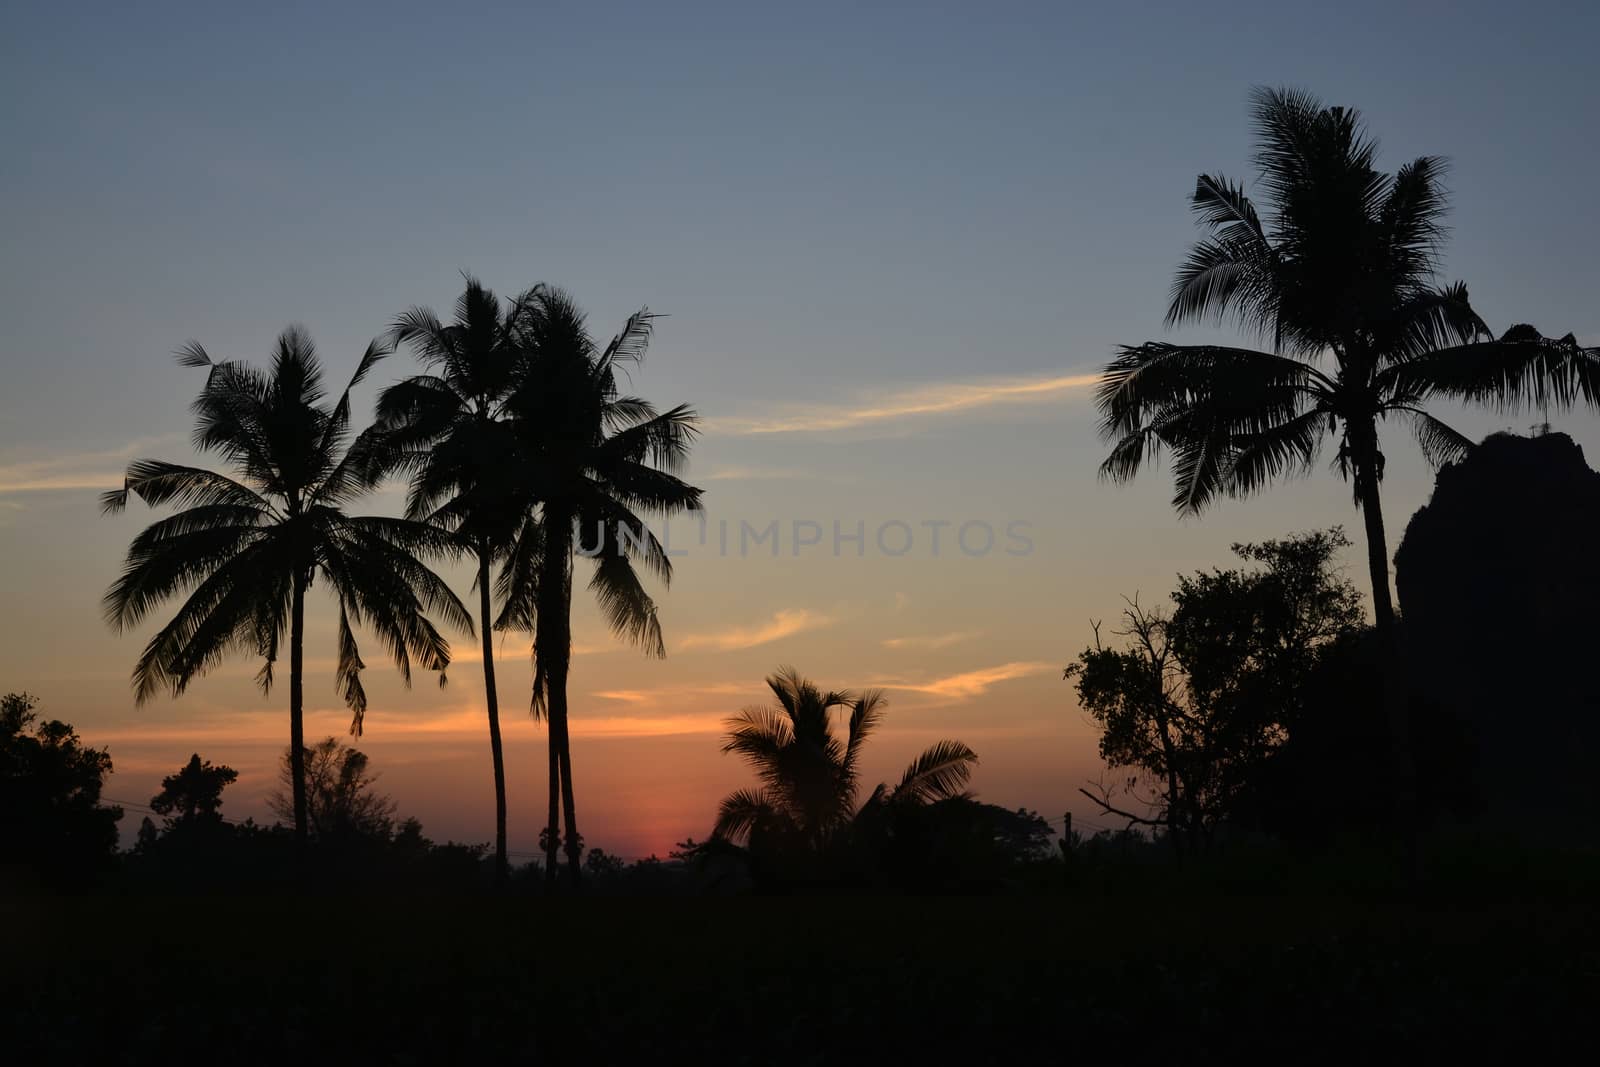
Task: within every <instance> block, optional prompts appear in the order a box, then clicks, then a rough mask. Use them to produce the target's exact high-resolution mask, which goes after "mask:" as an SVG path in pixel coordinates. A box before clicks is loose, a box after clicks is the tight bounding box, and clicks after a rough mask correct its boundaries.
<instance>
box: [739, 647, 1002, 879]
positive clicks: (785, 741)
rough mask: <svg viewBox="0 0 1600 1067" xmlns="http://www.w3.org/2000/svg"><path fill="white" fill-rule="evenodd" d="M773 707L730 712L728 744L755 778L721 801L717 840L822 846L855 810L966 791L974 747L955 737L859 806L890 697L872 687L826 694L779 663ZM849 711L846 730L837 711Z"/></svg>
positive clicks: (772, 685) (816, 850) (807, 848)
mask: <svg viewBox="0 0 1600 1067" xmlns="http://www.w3.org/2000/svg"><path fill="white" fill-rule="evenodd" d="M767 687H768V688H769V689H771V690H772V695H773V697H774V698H775V699H776V705H775V706H768V707H751V708H746V709H744V710H743V711H741V712H739V713H737V714H735V715H733V716H732V717H731V718H729V719H728V741H727V744H725V745H723V747H722V750H723V751H724V752H737V753H738V754H739V755H741V756H743V757H744V759H745V762H746V763H748V764H750V766H751V768H752V769H753V770H754V771H755V772H756V777H757V778H758V779H759V780H760V782H761V784H760V786H759V787H757V788H755V789H741V790H739V791H737V792H735V793H732V794H730V795H729V796H728V797H727V799H725V800H724V801H723V802H722V807H721V809H720V810H719V812H718V814H717V824H716V827H715V828H714V829H713V831H712V836H713V837H715V838H719V839H723V840H727V841H732V842H736V843H738V842H744V843H746V844H747V845H749V846H750V847H751V848H761V847H768V846H776V847H778V848H784V847H786V846H797V847H798V849H799V850H800V851H802V852H805V853H809V854H811V855H813V856H817V855H820V854H821V853H823V852H824V851H825V850H826V849H827V848H828V847H829V845H830V844H831V843H832V842H833V841H835V840H836V839H837V838H838V837H839V835H840V834H841V833H842V832H844V831H845V830H847V829H848V828H849V827H850V826H851V825H852V824H853V823H854V821H855V820H856V819H857V817H858V815H859V814H860V813H861V812H864V811H866V810H868V809H872V808H875V807H877V806H878V805H880V804H885V803H889V802H899V803H916V804H922V803H928V802H931V801H936V800H945V799H949V798H951V797H955V796H960V795H963V793H962V791H963V790H964V789H965V787H966V784H967V781H968V779H969V778H970V777H971V774H972V767H973V765H974V764H976V763H977V762H978V757H977V755H976V754H975V753H974V752H973V751H972V750H971V749H970V748H968V747H967V746H966V745H964V744H962V743H961V742H959V741H940V742H938V743H937V744H934V745H932V746H930V747H929V748H928V749H927V750H926V751H924V752H923V753H922V754H921V755H920V756H918V757H917V758H916V759H915V760H913V761H912V762H911V764H910V766H908V767H907V768H906V770H905V773H904V774H902V775H901V776H900V781H899V783H898V784H897V785H895V786H893V787H890V786H887V785H879V786H877V787H876V788H875V789H874V790H873V791H872V794H871V795H870V796H869V797H868V798H867V801H866V803H865V804H863V805H861V807H860V808H858V807H857V805H856V795H857V792H858V790H859V786H860V759H861V751H862V749H863V747H865V745H866V742H867V739H868V738H869V737H870V736H871V735H872V731H873V730H874V729H875V728H876V727H877V726H878V724H879V723H880V722H881V721H882V720H883V713H884V710H885V709H886V708H887V706H888V702H887V701H886V700H885V699H884V697H883V694H882V693H881V692H878V691H875V690H868V691H866V692H863V693H860V694H855V693H850V692H835V691H832V690H830V691H828V692H823V691H822V690H821V689H819V688H817V686H816V685H814V684H813V683H812V682H810V681H808V680H806V679H805V678H802V677H801V676H800V674H799V673H798V672H796V671H795V670H794V669H793V668H792V667H785V668H782V669H780V670H779V671H778V673H776V674H774V675H772V676H771V677H769V678H768V679H767ZM836 710H840V711H844V712H847V713H848V714H847V715H846V716H845V717H844V718H845V731H844V736H843V737H839V736H836V735H835V733H834V730H833V718H834V715H833V713H834V711H836Z"/></svg>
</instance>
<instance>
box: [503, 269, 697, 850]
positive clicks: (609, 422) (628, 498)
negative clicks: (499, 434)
mask: <svg viewBox="0 0 1600 1067" xmlns="http://www.w3.org/2000/svg"><path fill="white" fill-rule="evenodd" d="M654 322H655V316H654V315H652V314H651V313H650V312H649V311H639V312H637V313H636V314H634V315H633V316H632V317H631V318H630V319H628V321H627V323H625V324H624V326H623V328H622V331H621V332H620V333H619V334H617V336H616V337H614V338H613V339H612V341H611V343H610V344H609V345H607V346H606V347H605V348H604V349H601V348H599V347H598V346H597V345H596V344H595V343H594V341H593V339H592V338H591V337H590V336H589V332H588V328H587V325H586V323H585V320H584V315H583V312H582V311H581V310H580V309H579V308H578V306H577V304H576V303H574V302H573V300H572V298H571V297H569V296H568V295H567V294H566V293H564V292H562V291H561V290H559V289H554V288H548V287H543V286H540V287H538V288H535V289H533V290H531V291H530V292H528V293H527V294H524V296H523V297H522V298H520V299H519V300H518V301H517V308H516V313H515V316H514V335H515V342H516V344H517V346H518V348H519V366H518V371H517V380H516V383H515V385H514V387H513V389H512V391H511V394H510V396H509V397H508V400H507V407H508V409H509V410H510V412H511V413H512V416H513V418H514V420H515V427H516V439H517V443H516V456H515V459H516V465H517V466H516V469H517V470H518V471H519V472H520V479H521V480H520V492H521V494H522V496H521V500H522V501H523V503H524V505H525V508H526V510H525V512H524V519H523V522H522V524H521V527H520V529H519V530H518V533H517V536H516V539H515V542H514V543H513V545H512V549H511V553H510V556H509V558H508V560H507V562H506V564H505V566H504V567H502V569H501V573H500V577H499V582H500V593H501V595H502V597H503V599H504V601H505V607H504V608H503V609H502V612H501V616H500V620H499V624H500V625H501V626H504V627H511V628H517V629H526V630H532V631H533V633H534V683H533V709H534V713H535V714H536V715H547V716H548V719H549V724H550V744H551V746H552V747H551V767H550V782H551V786H550V818H549V825H548V826H546V828H545V831H544V833H543V835H542V838H541V839H542V841H543V844H544V848H545V851H546V860H545V864H546V872H547V876H548V877H552V878H553V877H554V876H555V870H556V863H557V859H556V849H557V843H558V841H560V839H561V838H560V826H559V824H558V816H559V814H560V812H561V811H562V810H564V811H565V813H566V838H565V848H566V854H567V870H568V873H569V877H571V878H572V879H573V880H576V879H577V878H578V872H579V859H580V857H581V855H582V852H583V839H582V837H581V836H580V835H579V833H578V822H577V812H576V808H575V804H574V790H573V784H572V748H571V744H570V734H569V730H568V724H567V676H568V671H569V667H570V664H571V658H572V572H573V555H574V553H575V552H576V553H578V554H581V555H583V556H585V557H586V558H589V559H591V560H592V561H593V563H594V572H593V576H592V577H591V579H590V581H589V588H590V590H591V591H592V592H593V593H594V594H595V597H596V599H597V600H598V601H599V603H600V610H601V613H602V614H603V615H604V617H605V619H606V621H607V623H608V624H609V625H610V627H611V629H612V632H613V633H615V634H617V635H618V636H620V637H623V638H626V639H627V640H629V641H632V642H633V643H635V644H638V645H640V646H642V647H643V648H644V649H645V651H646V652H647V653H649V654H651V655H655V656H663V655H665V654H666V646H665V644H664V642H663V640H662V636H661V624H660V621H659V620H658V619H657V617H656V606H655V602H654V601H653V600H652V599H651V598H650V595H649V594H648V593H646V592H645V589H644V586H643V584H642V583H641V582H640V580H639V575H638V573H637V571H636V569H635V566H636V565H642V566H643V567H645V568H646V569H647V570H649V571H650V572H651V573H653V574H654V575H655V576H656V577H657V578H658V579H660V580H661V582H662V583H663V584H665V583H667V582H669V581H670V579H671V577H672V561H671V560H670V559H669V558H668V557H667V553H666V551H665V550H664V549H663V548H662V546H661V543H660V542H659V541H658V540H657V539H656V537H655V535H654V534H653V533H651V532H650V529H649V527H647V526H646V525H645V518H646V517H648V516H656V517H661V518H667V517H670V516H672V515H676V514H678V513H680V512H683V511H694V510H698V509H699V507H700V490H699V489H697V488H695V487H694V486H691V485H689V484H687V483H686V482H684V481H682V480H681V479H679V478H678V477H677V476H676V475H675V474H674V473H673V472H675V471H677V470H679V469H680V468H681V467H682V465H683V463H684V462H685V460H686V459H687V457H688V452H689V446H690V444H691V442H692V441H693V438H694V435H695V432H696V431H695V415H694V412H693V411H692V410H690V409H689V408H688V407H685V406H681V405H680V406H678V407H675V408H672V409H671V410H669V411H665V412H657V411H656V409H655V408H654V407H653V406H652V405H651V404H650V403H649V402H648V401H646V400H643V399H641V398H639V397H635V396H625V395H623V394H622V393H621V392H620V391H619V389H618V386H617V372H618V370H619V369H624V368H626V367H627V366H628V365H629V364H637V363H638V362H639V361H640V360H641V359H642V358H643V356H644V353H645V349H646V348H647V347H648V345H649V343H650V335H651V329H652V327H653V325H654ZM535 506H536V507H537V511H535V510H534V508H535ZM580 530H581V531H584V533H583V535H582V536H583V538H584V539H585V540H584V542H583V543H580V541H579V531H580ZM590 538H592V539H594V541H595V542H596V543H595V544H589V543H587V539H590Z"/></svg>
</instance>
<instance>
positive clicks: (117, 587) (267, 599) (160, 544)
mask: <svg viewBox="0 0 1600 1067" xmlns="http://www.w3.org/2000/svg"><path fill="white" fill-rule="evenodd" d="M386 352H387V349H385V348H384V347H382V346H380V345H379V344H378V343H377V342H374V343H373V344H372V345H370V346H368V348H367V351H366V354H365V355H363V356H362V357H361V362H360V364H359V366H358V367H357V369H356V373H355V375H354V377H352V378H351V380H350V385H349V386H347V387H346V389H345V391H344V393H343V395H342V396H340V398H339V400H338V402H337V403H336V404H334V405H333V407H332V408H328V407H324V406H322V404H321V401H322V398H323V388H322V369H321V364H320V361H319V360H318V358H317V355H316V351H315V349H314V348H313V347H312V344H311V339H310V338H309V337H308V336H307V335H306V334H305V333H304V331H302V330H301V329H299V328H298V327H291V328H289V329H288V330H285V331H284V332H283V334H282V335H281V336H279V338H278V342H277V347H276V351H275V352H274V355H273V362H272V369H271V371H270V372H269V373H262V372H261V371H259V370H256V369H255V368H252V367H248V366H245V365H243V364H240V363H235V362H224V363H218V362H215V361H213V360H212V359H211V357H210V356H209V355H207V354H206V352H205V350H204V349H203V348H201V347H200V346H199V345H198V344H193V343H191V344H190V345H188V346H187V347H185V348H184V349H183V350H182V351H181V352H180V353H179V357H178V361H179V362H180V363H182V364H183V365H185V366H189V367H209V368H210V373H209V375H208V376H207V378H206V384H205V388H204V389H202V390H201V392H200V395H199V397H198V399H196V400H195V402H194V412H195V415H196V418H197V425H196V428H195V434H194V442H195V446H196V447H197V448H198V449H200V450H201V451H206V452H214V453H216V454H217V455H219V456H220V457H222V459H223V460H225V461H226V463H227V464H228V466H229V467H230V468H232V473H231V475H230V474H220V473H217V472H214V471H209V470H205V469H202V468H198V467H187V466H183V465H180V464H176V463H165V462H162V461H160V460H151V459H141V460H137V461H135V462H133V463H132V464H130V465H129V467H128V472H127V477H126V480H125V481H124V483H123V487H122V488H121V489H120V490H115V491H113V492H109V493H107V494H105V496H104V497H103V498H102V504H103V507H104V509H105V510H106V511H108V512H116V511H120V510H121V509H122V508H124V507H125V506H126V505H127V501H128V494H129V493H132V494H134V495H136V496H138V497H139V498H140V499H142V500H143V501H144V502H145V503H146V504H149V505H151V506H155V505H159V504H166V503H172V504H179V505H184V506H185V508H184V510H183V511H180V512H178V513H177V514H175V515H172V516H170V517H169V518H166V519H162V520H160V521H159V522H156V523H153V524H152V525H150V526H149V527H147V528H146V529H145V530H144V532H142V533H141V534H139V536H138V537H136V538H135V539H134V541H133V544H132V546H131V547H130V548H129V550H128V558H127V563H126V565H125V567H124V569H123V573H122V576H121V577H120V578H119V579H118V580H117V581H116V583H115V584H114V585H112V587H111V589H110V590H109V591H108V592H107V593H106V596H105V608H106V617H107V619H108V621H109V622H110V623H111V625H112V626H113V627H114V628H116V629H119V630H120V629H122V628H124V627H129V626H135V625H137V624H138V623H140V622H141V621H142V620H143V619H144V618H145V617H146V616H147V615H148V614H149V613H150V611H152V610H153V609H154V608H155V607H156V606H157V605H159V604H160V603H162V602H163V601H165V600H168V599H170V598H172V597H177V596H184V601H183V604H182V606H181V607H179V609H178V613H177V614H176V615H175V616H174V617H173V618H172V621H170V622H169V623H167V624H166V625H165V626H164V627H162V628H161V630H160V631H159V632H158V633H157V634H156V635H155V636H154V637H153V638H151V639H150V642H149V644H147V645H146V646H145V649H144V652H143V654H141V655H140V657H139V662H138V665H137V666H136V667H135V668H134V673H133V681H134V687H135V692H136V696H137V699H138V701H139V702H140V703H143V702H144V701H146V700H148V699H149V698H150V697H151V696H153V695H154V694H155V693H156V692H158V691H159V690H161V689H168V690H170V691H171V692H172V693H173V694H174V695H177V694H179V693H182V692H183V690H184V689H185V688H186V687H187V686H188V684H189V682H190V681H191V680H193V679H194V678H195V677H197V676H199V675H202V674H204V673H205V672H206V671H207V670H208V669H210V668H211V667H212V666H214V665H215V664H216V663H218V662H219V661H220V660H221V659H222V658H223V657H224V656H225V655H226V654H227V653H229V652H235V651H237V652H247V653H254V654H255V655H259V656H261V657H262V658H263V659H264V660H265V661H266V662H265V663H264V665H263V666H262V668H261V671H260V673H259V674H258V675H257V682H258V683H259V684H260V686H261V690H262V692H263V693H266V692H268V691H270V689H271V686H272V680H273V666H274V664H275V663H276V662H277V659H278V651H279V647H280V643H281V642H282V640H283V638H284V636H285V635H286V634H287V637H288V639H289V735H290V754H291V763H292V767H291V777H292V779H293V801H292V806H293V811H294V822H295V837H296V841H297V842H299V843H303V842H304V840H305V836H306V798H305V764H304V751H305V740H304V728H303V721H302V720H303V712H304V704H305V701H304V684H303V683H304V673H305V672H304V633H305V593H306V590H307V589H308V588H309V587H310V586H311V584H312V582H313V581H314V580H315V578H316V577H318V576H320V577H321V578H322V579H323V581H325V582H326V583H327V585H328V588H329V589H330V590H331V591H332V592H333V594H334V596H335V597H336V598H337V600H338V602H339V661H338V672H337V686H338V691H339V693H340V695H341V696H343V698H344V700H345V703H346V704H347V705H348V706H349V707H350V710H351V712H352V713H353V718H352V720H351V724H350V730H351V733H353V734H356V735H359V734H360V733H361V726H362V717H363V715H364V714H365V712H366V709H367V697H366V691H365V690H364V688H363V687H362V684H361V671H362V670H363V669H364V667H365V664H363V663H362V661H361V653H360V650H359V649H358V647H357V645H356V640H355V633H354V629H353V627H354V626H356V625H360V624H361V623H363V622H365V623H366V624H368V625H370V626H371V627H372V629H373V630H374V631H376V633H377V634H378V637H379V639H380V640H381V641H382V642H383V644H384V645H385V646H386V647H387V648H388V650H389V652H390V654H391V655H392V656H393V657H394V661H395V665H396V666H398V667H399V668H400V673H401V674H402V675H403V676H404V677H405V679H406V681H407V682H408V683H409V682H410V679H411V662H412V660H413V659H415V660H417V661H418V662H419V663H421V665H422V666H424V667H426V668H427V669H428V670H434V671H439V672H441V674H440V683H441V684H443V681H444V676H443V673H442V672H443V671H444V669H445V667H446V666H447V665H448V664H449V661H450V648H449V645H448V644H447V643H446V642H445V639H444V638H443V637H442V636H441V635H440V634H439V632H438V631H437V630H436V629H435V628H434V626H433V624H432V623H430V622H429V621H428V619H427V618H426V616H425V615H424V611H425V610H428V611H438V612H439V613H440V614H441V615H442V616H443V617H444V618H445V619H446V620H447V621H449V622H451V623H452V624H455V625H460V626H462V627H464V628H465V629H467V630H468V631H469V632H470V631H471V629H472V616H471V615H470V614H468V612H467V611H466V609H465V608H464V607H462V605H461V602H460V601H459V600H457V599H456V597H455V594H453V593H452V592H450V589H449V588H448V587H447V586H446V585H445V584H444V582H442V581H441V580H440V579H439V578H438V577H437V576H436V575H435V574H434V573H433V572H432V571H431V570H429V569H428V568H427V567H426V566H425V565H424V564H423V563H422V562H420V561H419V559H418V557H417V553H431V552H437V551H441V550H444V549H448V548H449V547H451V546H450V537H449V534H448V533H446V532H444V531H441V530H438V529H436V528H435V527H432V526H429V525H426V524H423V523H418V522H412V521H409V520H406V519H392V518H379V517H359V518H358V517H352V516H349V515H346V514H345V513H344V511H343V510H342V509H343V507H344V505H346V504H347V503H348V502H349V501H350V500H352V499H353V498H355V497H356V496H358V495H360V494H361V493H362V492H364V491H365V490H366V488H367V480H366V478H365V477H364V476H363V473H362V472H363V471H364V469H365V468H366V466H367V465H368V464H369V463H370V457H369V456H368V454H367V453H368V446H369V443H370V440H371V439H370V438H369V437H367V436H365V435H363V437H361V438H358V439H356V440H355V441H354V442H353V443H352V442H350V433H349V423H350V389H351V388H353V387H354V386H355V385H356V384H357V383H358V382H360V381H361V379H362V378H363V377H364V376H365V375H366V373H367V371H368V370H370V369H371V367H372V365H373V364H374V363H375V362H377V361H378V360H379V359H380V358H382V357H383V356H384V355H385V354H386ZM347 445H348V447H347Z"/></svg>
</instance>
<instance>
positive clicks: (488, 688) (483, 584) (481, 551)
mask: <svg viewBox="0 0 1600 1067" xmlns="http://www.w3.org/2000/svg"><path fill="white" fill-rule="evenodd" d="M478 610H479V613H480V615H481V616H482V627H483V695H484V703H485V704H487V705H488V708H489V751H490V753H491V754H492V755H493V757H494V876H495V880H496V881H497V882H504V881H505V879H506V873H507V869H508V868H507V862H506V760H505V750H504V749H503V748H502V747H501V744H500V696H499V694H498V692H497V691H496V690H495V684H494V615H493V611H494V604H493V600H492V598H491V596H490V592H489V548H488V545H487V544H480V545H479V546H478Z"/></svg>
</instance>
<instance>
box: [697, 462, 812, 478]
mask: <svg viewBox="0 0 1600 1067" xmlns="http://www.w3.org/2000/svg"><path fill="white" fill-rule="evenodd" d="M817 477H818V475H817V474H815V473H813V472H812V471H807V470H801V469H799V468H798V467H743V466H731V467H718V468H717V469H715V470H713V471H710V472H708V473H706V474H702V475H700V479H701V480H702V481H707V482H771V481H812V480H815V479H816V478H817Z"/></svg>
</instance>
